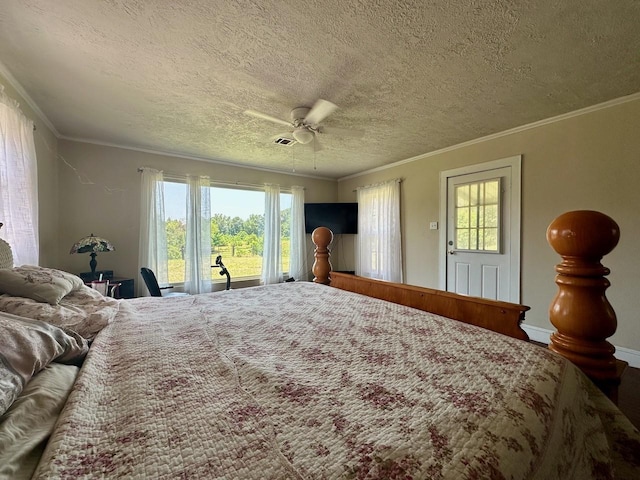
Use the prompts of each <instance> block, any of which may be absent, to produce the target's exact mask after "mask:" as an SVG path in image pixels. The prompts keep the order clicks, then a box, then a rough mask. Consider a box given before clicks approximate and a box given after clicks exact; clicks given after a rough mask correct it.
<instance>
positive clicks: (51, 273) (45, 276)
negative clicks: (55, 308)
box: [0, 265, 84, 305]
mask: <svg viewBox="0 0 640 480" xmlns="http://www.w3.org/2000/svg"><path fill="white" fill-rule="evenodd" d="M83 285H84V282H83V281H82V279H81V278H80V277H78V276H77V275H73V274H71V273H67V272H63V271H62V270H56V269H53V268H45V267H38V266H35V265H23V266H21V267H15V268H12V269H7V270H2V269H0V293H7V294H9V295H12V296H14V297H26V298H31V299H33V300H36V301H38V302H46V303H49V304H50V305H57V304H58V303H59V302H60V300H61V299H62V298H63V297H64V296H65V295H67V294H68V293H70V292H72V291H74V290H77V289H79V288H80V287H82V286H83Z"/></svg>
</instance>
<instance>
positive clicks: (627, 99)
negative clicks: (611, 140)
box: [338, 92, 640, 182]
mask: <svg viewBox="0 0 640 480" xmlns="http://www.w3.org/2000/svg"><path fill="white" fill-rule="evenodd" d="M636 100H640V92H637V93H632V94H631V95H626V96H624V97H619V98H614V99H613V100H608V101H606V102H602V103H597V104H595V105H591V106H589V107H585V108H581V109H579V110H574V111H573V112H568V113H563V114H561V115H556V116H555V117H549V118H545V119H544V120H538V121H537V122H533V123H528V124H526V125H521V126H519V127H515V128H511V129H509V130H505V131H503V132H498V133H493V134H491V135H486V136H484V137H480V138H476V139H474V140H469V141H467V142H463V143H458V144H457V145H452V146H450V147H445V148H441V149H439V150H434V151H433V152H428V153H422V154H420V155H416V156H415V157H410V158H406V159H404V160H399V161H397V162H394V163H390V164H389V165H383V166H381V167H376V168H372V169H370V170H365V171H364V172H360V173H354V174H353V175H348V176H346V177H341V178H339V179H338V182H342V181H343V180H350V179H352V178H358V177H361V176H363V175H368V174H370V173H374V172H380V171H383V170H387V169H389V168H395V167H398V166H400V165H404V164H405V163H411V162H417V161H418V160H423V159H425V158H429V157H433V156H436V155H440V154H443V153H446V152H451V151H454V150H457V149H459V148H464V147H468V146H471V145H475V144H478V143H482V142H486V141H489V140H494V139H496V138H501V137H506V136H507V135H513V134H514V133H519V132H524V131H526V130H531V129H533V128H538V127H542V126H544V125H549V124H551V123H556V122H561V121H563V120H567V119H569V118H573V117H579V116H581V115H586V114H588V113H593V112H596V111H598V110H604V109H607V108H611V107H615V106H617V105H622V104H624V103H629V102H634V101H636Z"/></svg>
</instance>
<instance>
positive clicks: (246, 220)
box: [164, 180, 292, 283]
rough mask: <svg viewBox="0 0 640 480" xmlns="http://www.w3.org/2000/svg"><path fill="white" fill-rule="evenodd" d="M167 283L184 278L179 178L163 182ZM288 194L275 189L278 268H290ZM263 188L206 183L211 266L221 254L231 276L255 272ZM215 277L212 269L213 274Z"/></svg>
mask: <svg viewBox="0 0 640 480" xmlns="http://www.w3.org/2000/svg"><path fill="white" fill-rule="evenodd" d="M164 193H165V216H166V222H165V223H166V232H167V256H168V258H169V282H170V283H182V282H184V280H185V266H184V247H185V239H186V226H185V219H186V208H187V207H186V195H187V186H186V184H184V183H179V182H174V181H166V180H165V181H164ZM291 197H292V195H291V194H290V193H281V194H280V209H281V222H282V223H281V242H282V243H281V249H282V256H281V261H282V271H283V272H288V271H289V251H290V250H289V245H290V220H291ZM264 203H265V198H264V192H261V191H259V190H246V189H239V188H224V187H217V186H212V187H211V260H212V262H211V265H214V264H215V258H216V256H218V255H222V261H223V262H224V264H225V266H226V267H227V268H228V269H229V272H230V273H231V276H232V278H234V279H237V278H256V277H260V274H261V270H262V248H263V240H264ZM218 278H219V277H218V275H217V274H216V272H215V270H214V271H213V279H214V280H217V279H218Z"/></svg>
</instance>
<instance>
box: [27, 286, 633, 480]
mask: <svg viewBox="0 0 640 480" xmlns="http://www.w3.org/2000/svg"><path fill="white" fill-rule="evenodd" d="M639 439H640V435H639V434H638V431H637V430H635V429H634V428H633V427H632V426H631V424H630V423H629V422H628V421H627V420H626V419H625V418H624V417H623V416H622V414H620V413H619V411H618V410H617V409H616V408H615V407H614V406H613V405H612V404H611V403H610V402H609V401H608V400H607V399H606V398H605V397H604V396H602V395H600V394H599V392H598V391H596V390H595V389H594V388H592V387H591V385H590V383H589V382H588V381H587V380H586V379H585V377H583V375H582V374H581V373H580V372H579V371H578V370H577V369H576V368H574V367H573V366H572V365H571V364H569V363H568V362H566V361H564V360H563V359H561V358H560V357H558V356H556V355H555V354H553V353H551V352H549V351H547V350H545V349H542V348H539V347H536V346H534V345H531V344H527V343H525V342H522V341H519V340H514V339H510V338H508V337H505V336H502V335H499V334H495V333H493V332H489V331H486V330H482V329H478V328H475V327H472V326H469V325H466V324H463V323H460V322H456V321H453V320H449V319H445V318H442V317H438V316H435V315H431V314H427V313H425V312H421V311H417V310H414V309H410V308H406V307H402V306H399V305H395V304H390V303H387V302H383V301H380V300H376V299H372V298H367V297H364V296H361V295H357V294H353V293H349V292H343V291H340V290H337V289H334V288H331V287H326V286H323V285H316V284H311V283H304V282H294V283H286V284H279V285H273V286H266V287H256V288H249V289H242V290H230V291H225V292H220V293H215V294H205V295H195V296H190V297H179V298H166V299H160V298H142V299H135V300H127V301H123V303H122V305H121V308H120V311H119V313H118V316H117V317H116V318H115V319H114V320H113V321H112V322H111V323H110V324H109V325H108V326H107V327H106V328H105V329H104V330H102V331H101V332H100V334H98V336H97V337H96V339H95V342H94V344H93V346H92V347H91V349H90V352H89V354H88V356H87V359H86V361H85V364H84V366H83V368H82V370H81V372H80V375H79V377H78V380H77V382H76V386H75V387H74V391H73V392H72V394H71V396H70V398H69V400H68V402H67V405H66V407H65V410H64V411H63V414H62V416H61V418H60V420H59V422H58V425H57V429H56V431H55V432H54V434H53V436H52V438H51V440H50V442H49V445H48V447H47V450H46V452H45V455H44V457H43V459H42V461H41V464H40V467H39V470H38V471H37V473H36V475H35V477H34V478H86V477H100V478H207V479H214V478H225V479H295V478H308V479H342V478H353V479H365V478H372V479H373V478H380V479H396V478H398V479H399V478H402V479H409V478H414V479H418V478H426V479H456V480H458V479H484V478H487V479H489V478H490V479H503V478H504V479H521V478H539V479H545V480H547V479H556V478H557V479H571V478H575V479H588V478H614V474H615V476H616V477H617V478H625V477H626V478H639V477H635V476H634V475H635V474H637V473H638V471H639V470H638V469H639V468H640V459H639V455H640V454H639V453H638V452H640V448H638V447H640V440H639Z"/></svg>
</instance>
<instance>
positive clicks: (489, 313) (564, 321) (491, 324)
mask: <svg viewBox="0 0 640 480" xmlns="http://www.w3.org/2000/svg"><path fill="white" fill-rule="evenodd" d="M619 238H620V229H619V227H618V225H617V224H616V222H615V221H614V220H613V219H611V218H609V217H608V216H606V215H604V214H602V213H599V212H594V211H590V210H578V211H574V212H567V213H565V214H563V215H560V216H559V217H558V218H556V219H555V220H554V221H553V222H552V223H551V225H550V226H549V228H548V230H547V239H548V241H549V244H550V245H551V246H552V247H553V249H554V250H555V251H556V252H558V253H559V254H560V256H561V257H562V262H561V263H560V264H559V265H557V266H556V271H557V273H558V275H557V276H556V283H557V284H558V294H557V295H556V297H555V299H554V300H553V302H552V303H551V308H550V320H551V323H552V324H553V325H554V326H555V327H556V329H557V331H556V332H554V333H553V334H552V335H551V339H550V340H551V341H550V345H549V348H550V349H551V350H553V351H555V352H556V353H559V354H560V355H562V356H564V357H566V358H568V359H569V360H571V361H572V362H573V363H574V364H576V365H577V366H578V367H580V369H582V371H583V372H584V373H586V374H587V375H588V376H589V377H590V378H591V379H592V380H593V382H594V383H595V384H596V385H598V387H600V388H601V389H602V390H603V391H604V392H605V393H606V394H607V395H608V396H609V397H610V398H611V399H613V400H614V401H615V400H616V398H617V390H618V385H619V384H620V377H621V376H622V372H623V371H624V369H625V367H626V363H625V362H622V361H620V360H618V359H616V358H615V356H614V353H615V347H614V346H613V345H611V344H610V343H609V342H608V341H607V338H608V337H610V336H611V335H613V334H614V333H615V331H616V327H617V319H616V314H615V312H614V310H613V308H612V307H611V305H610V304H609V301H608V300H607V298H606V296H605V290H606V289H607V288H608V287H609V281H608V280H607V279H606V278H605V277H606V276H607V275H608V274H609V269H608V268H606V267H604V266H603V265H602V264H601V263H600V260H601V259H602V257H603V256H604V255H607V254H608V253H609V252H611V250H613V249H614V248H615V246H616V245H617V243H618V240H619ZM312 239H313V242H314V243H315V245H316V254H315V258H316V260H315V262H314V264H313V273H314V275H315V278H314V279H313V281H314V282H318V283H324V284H330V285H331V286H333V287H337V288H340V289H342V290H349V291H351V292H356V293H361V294H363V295H368V296H370V297H375V298H380V299H382V300H387V301H389V302H394V303H399V304H401V305H407V306H409V307H413V308H417V309H420V310H424V311H427V312H431V313H435V314H438V315H442V316H444V317H448V318H453V319H455V320H460V321H462V322H465V323H469V324H472V325H477V326H479V327H483V328H488V329H490V330H493V331H495V332H499V333H503V334H505V335H509V336H510V337H514V338H519V339H522V340H528V339H529V337H528V336H527V334H526V332H525V331H524V330H523V329H522V328H521V327H520V323H521V322H522V321H523V320H524V312H526V311H527V310H529V307H526V306H524V305H517V304H512V303H507V302H498V301H493V300H487V299H483V298H477V297H467V296H464V295H457V294H454V293H449V292H444V291H441V290H433V289H430V288H424V287H416V286H412V285H404V284H397V283H390V282H382V281H379V280H373V279H370V278H363V277H357V276H355V275H349V274H344V273H337V272H331V262H330V261H329V257H330V251H329V248H328V247H329V245H330V243H331V241H332V240H333V234H332V233H331V231H330V230H329V229H328V228H325V227H319V228H317V229H316V230H315V231H314V232H313V235H312Z"/></svg>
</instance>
